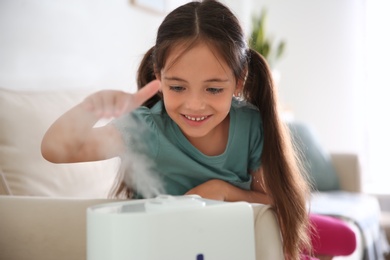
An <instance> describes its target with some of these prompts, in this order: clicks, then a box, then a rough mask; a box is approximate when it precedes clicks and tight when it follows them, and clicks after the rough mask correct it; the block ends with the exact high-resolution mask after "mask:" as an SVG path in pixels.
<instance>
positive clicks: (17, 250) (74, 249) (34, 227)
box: [0, 196, 117, 260]
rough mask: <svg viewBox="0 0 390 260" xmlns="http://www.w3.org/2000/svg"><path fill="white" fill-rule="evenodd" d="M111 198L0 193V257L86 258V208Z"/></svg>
mask: <svg viewBox="0 0 390 260" xmlns="http://www.w3.org/2000/svg"><path fill="white" fill-rule="evenodd" d="M111 201H117V200H115V199H113V200H110V199H77V198H59V197H57V198H53V197H37V196H0V233H1V235H0V259H7V260H38V259H39V260H52V259H56V260H70V259H72V260H85V259H86V209H87V208H88V207H90V206H92V205H96V204H103V203H108V202H111Z"/></svg>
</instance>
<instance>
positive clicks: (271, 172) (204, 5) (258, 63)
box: [121, 0, 310, 259]
mask: <svg viewBox="0 0 390 260" xmlns="http://www.w3.org/2000/svg"><path fill="white" fill-rule="evenodd" d="M199 41H202V42H206V43H207V44H209V45H210V46H212V47H213V49H214V50H216V51H218V52H219V54H221V55H220V56H221V57H223V58H224V61H225V62H226V63H227V64H228V65H229V67H230V68H231V69H232V71H233V73H234V75H235V78H236V80H245V84H244V87H243V90H242V95H243V98H244V99H245V100H246V101H248V102H249V103H252V104H253V105H255V106H256V107H257V108H258V109H259V111H260V115H261V118H262V122H263V125H262V126H259V127H263V130H264V147H263V153H262V156H261V165H262V167H263V170H264V182H265V185H266V190H267V193H268V194H269V196H271V198H272V201H273V205H272V206H273V209H274V210H275V212H276V215H277V218H278V221H279V223H280V227H281V233H282V238H283V247H284V252H285V255H286V258H287V259H299V255H300V253H301V252H302V251H303V250H305V251H306V252H307V251H310V242H309V238H308V233H307V232H308V213H307V210H306V200H307V198H308V195H309V188H308V184H307V183H306V181H305V178H304V177H303V175H302V170H301V167H300V165H299V160H298V159H297V156H296V154H295V153H294V149H293V145H292V143H291V139H290V136H289V132H288V130H287V127H286V126H285V124H284V123H283V122H282V121H281V120H280V117H279V111H278V101H277V93H276V90H275V86H274V83H273V80H272V76H271V73H270V69H269V67H268V64H267V62H266V60H265V59H264V58H263V57H262V56H261V55H260V54H259V53H257V52H256V51H254V50H251V49H249V48H248V46H247V43H246V40H245V37H244V33H243V31H242V28H241V26H240V24H239V21H238V20H237V18H236V17H235V16H234V14H233V13H232V12H231V11H230V10H229V9H228V8H227V7H226V6H224V5H223V4H221V3H219V2H217V1H212V0H205V1H203V2H190V3H188V4H185V5H183V6H180V7H178V8H177V9H175V10H174V11H172V12H171V13H170V14H168V15H167V17H166V18H165V19H164V21H163V22H162V24H161V25H160V27H159V29H158V32H157V38H156V43H155V46H153V47H152V48H151V49H150V50H149V51H148V52H147V53H146V54H145V56H144V58H143V60H142V61H141V64H140V67H139V71H138V78H137V84H138V88H142V87H143V86H144V85H146V84H147V83H148V82H150V81H152V80H154V79H156V74H157V73H159V72H160V71H161V69H162V68H164V66H165V62H166V60H167V57H168V56H169V54H170V52H171V51H172V50H173V49H174V47H175V46H177V45H178V44H179V43H185V44H186V46H188V48H191V46H192V45H193V44H195V43H197V42H199ZM160 99H161V97H160V96H159V94H156V95H155V96H154V97H152V98H151V99H149V100H148V101H147V102H145V103H144V105H145V106H147V107H151V106H153V105H154V104H155V103H156V102H157V101H158V100H160ZM125 189H126V188H125V186H124V185H122V186H121V190H122V192H123V191H125ZM127 194H129V190H127Z"/></svg>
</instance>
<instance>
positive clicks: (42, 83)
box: [0, 0, 365, 151]
mask: <svg viewBox="0 0 390 260" xmlns="http://www.w3.org/2000/svg"><path fill="white" fill-rule="evenodd" d="M182 1H183V0H171V4H172V3H173V4H172V7H171V8H173V7H174V6H175V4H178V3H179V2H182ZM364 1H365V0H327V1H323V0H296V1H285V0H244V1H237V0H224V1H223V2H225V3H226V4H228V5H229V6H231V7H232V8H234V12H235V13H236V14H237V16H238V17H239V19H240V20H241V21H242V23H243V25H244V27H245V31H247V32H248V31H249V29H250V28H249V27H250V21H251V17H250V16H251V11H252V10H260V8H261V7H263V6H266V7H267V8H268V10H269V23H268V24H269V32H270V33H271V34H274V35H275V37H276V38H284V39H285V40H286V41H287V53H286V55H285V58H284V59H283V60H282V61H281V62H280V64H279V66H278V67H277V68H278V69H279V71H280V72H281V81H280V84H279V90H280V96H281V99H282V101H283V102H284V104H285V105H287V106H288V107H289V108H290V109H291V110H292V111H293V113H294V115H295V118H296V119H297V120H300V121H305V122H309V123H311V124H312V125H313V126H314V127H315V128H316V129H317V131H318V134H319V136H320V138H321V140H322V141H323V143H324V145H325V147H326V148H328V149H329V150H332V151H359V150H360V149H361V146H362V131H361V129H362V127H361V125H360V122H361V120H360V116H359V114H360V107H359V102H360V100H359V98H360V96H359V93H360V90H361V88H362V84H363V83H364V73H363V62H362V59H363V56H362V48H363V44H362V43H363V40H364V37H363V36H364V35H363V32H362V29H361V28H363V27H364V26H363V24H362V23H363V18H364V17H363V14H362V13H363V7H364ZM130 2H131V1H130V0H112V1H105V0H82V1H81V0H1V1H0V87H7V88H14V89H22V88H23V89H25V88H32V89H35V88H42V87H43V88H78V87H90V86H93V87H97V88H122V89H131V90H134V89H135V88H134V86H135V73H136V69H137V66H138V63H139V61H140V59H141V57H142V55H143V53H144V52H145V51H146V50H147V49H148V48H149V47H150V46H151V45H152V44H153V41H154V37H155V33H156V30H157V27H158V25H159V24H160V22H161V21H162V19H163V15H162V14H153V13H149V12H146V11H144V10H142V9H140V8H136V7H134V6H132V5H131V4H130Z"/></svg>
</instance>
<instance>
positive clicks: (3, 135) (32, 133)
mask: <svg viewBox="0 0 390 260" xmlns="http://www.w3.org/2000/svg"><path fill="white" fill-rule="evenodd" d="M90 92H91V91H88V90H82V91H81V90H61V91H56V90H52V91H51V90H48V91H22V90H18V91H15V90H8V89H1V88H0V171H2V172H3V174H4V176H5V179H6V181H7V184H8V187H9V189H10V192H11V193H12V194H13V195H36V196H70V197H94V198H103V197H107V194H108V192H109V190H110V188H111V186H112V183H113V180H114V178H115V175H116V171H117V167H118V163H119V159H116V158H115V159H110V160H106V161H99V162H88V163H75V164H53V163H50V162H48V161H46V160H45V159H44V158H43V157H42V155H41V150H40V145H41V140H42V137H43V135H44V133H45V132H46V130H47V129H48V127H49V126H50V125H51V124H52V123H53V122H54V120H56V119H57V118H58V117H59V116H60V115H61V114H62V113H64V112H65V111H66V110H68V109H69V108H71V107H72V106H74V105H75V104H76V103H78V102H80V101H81V100H82V99H83V98H84V97H85V96H86V95H87V94H89V93H90Z"/></svg>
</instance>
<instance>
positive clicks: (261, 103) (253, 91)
mask: <svg viewBox="0 0 390 260" xmlns="http://www.w3.org/2000/svg"><path fill="white" fill-rule="evenodd" d="M248 52H249V53H248V57H249V60H248V75H247V80H246V82H245V85H244V88H243V97H244V98H245V99H246V100H247V101H248V102H249V103H251V104H253V105H255V106H256V107H257V108H258V109H259V111H260V115H261V118H262V122H263V129H264V146H263V153H262V158H261V165H262V167H263V172H264V182H265V187H266V191H267V193H268V194H269V195H270V196H271V199H272V201H273V208H274V210H275V212H276V214H277V218H278V220H279V223H280V228H281V232H282V237H283V239H284V241H283V247H284V248H283V249H284V252H286V255H287V257H288V259H299V254H300V253H301V251H302V250H305V251H310V247H311V246H310V240H309V237H308V213H307V210H306V199H307V198H308V195H309V189H308V186H307V184H306V180H305V179H304V177H303V175H302V173H303V172H302V170H303V168H301V167H300V164H299V163H300V161H299V160H298V158H297V156H296V155H295V152H294V149H293V146H292V143H291V139H290V136H289V131H288V129H287V127H286V125H285V124H284V123H283V122H282V121H281V119H280V117H279V111H278V102H277V93H276V89H275V86H274V83H273V80H272V74H271V72H270V69H269V67H268V64H267V62H266V60H265V59H264V58H263V57H262V56H261V55H260V54H259V53H258V52H256V51H254V50H252V49H250V50H249V51H248ZM297 245H299V247H298V248H297Z"/></svg>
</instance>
